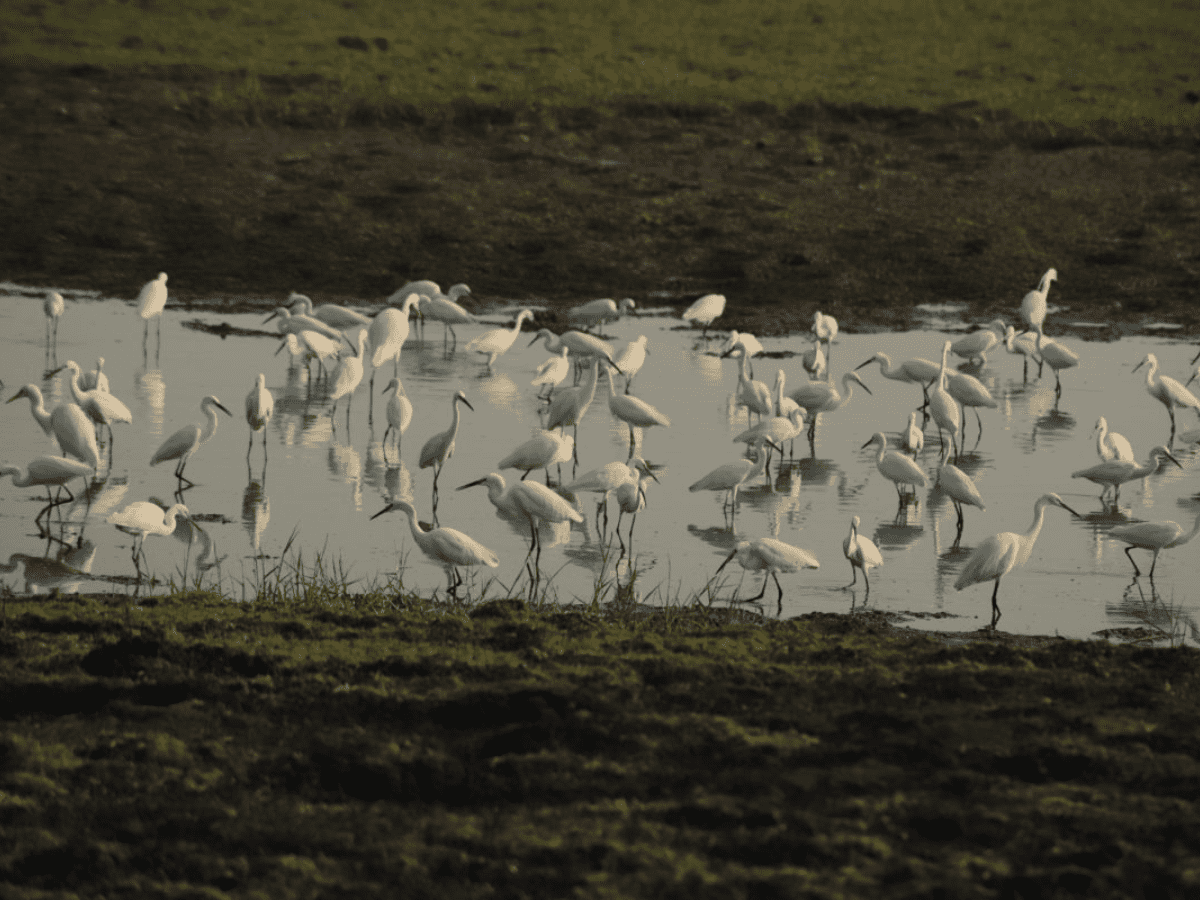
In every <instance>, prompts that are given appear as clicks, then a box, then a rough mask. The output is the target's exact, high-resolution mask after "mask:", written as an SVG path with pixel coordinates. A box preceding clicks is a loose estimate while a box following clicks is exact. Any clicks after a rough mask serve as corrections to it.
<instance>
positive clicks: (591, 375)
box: [582, 363, 612, 403]
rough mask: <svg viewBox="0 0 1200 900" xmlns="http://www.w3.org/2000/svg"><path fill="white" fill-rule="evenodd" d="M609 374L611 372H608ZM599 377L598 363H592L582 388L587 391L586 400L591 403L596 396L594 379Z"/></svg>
mask: <svg viewBox="0 0 1200 900" xmlns="http://www.w3.org/2000/svg"><path fill="white" fill-rule="evenodd" d="M609 374H610V376H611V374H612V373H609ZM599 377H600V364H599V363H592V369H591V371H590V372H588V375H587V381H586V382H584V384H583V386H582V388H583V389H584V390H586V391H587V402H588V403H591V402H592V399H593V398H594V397H595V396H596V380H597V379H598V378H599Z"/></svg>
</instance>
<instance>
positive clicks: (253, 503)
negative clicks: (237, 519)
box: [242, 478, 271, 559]
mask: <svg viewBox="0 0 1200 900" xmlns="http://www.w3.org/2000/svg"><path fill="white" fill-rule="evenodd" d="M270 522H271V498H270V497H268V496H267V491H266V479H265V478H264V479H263V480H262V481H254V480H251V481H250V482H249V483H248V484H247V485H246V489H245V490H244V491H242V526H243V527H244V528H245V529H246V534H248V535H249V536H250V545H251V546H252V547H253V548H254V556H255V558H256V559H257V558H258V557H259V556H261V555H262V535H263V532H264V531H266V530H267V525H269V524H270Z"/></svg>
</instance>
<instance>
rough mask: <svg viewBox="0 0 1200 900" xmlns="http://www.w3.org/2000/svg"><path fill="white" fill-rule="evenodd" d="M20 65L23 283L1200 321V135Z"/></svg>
mask: <svg viewBox="0 0 1200 900" xmlns="http://www.w3.org/2000/svg"><path fill="white" fill-rule="evenodd" d="M0 74H2V75H3V77H0V104H2V106H0V113H2V115H3V117H4V120H5V122H6V128H5V129H4V130H3V131H2V132H0V171H3V172H4V173H5V176H4V178H3V179H0V203H2V204H3V205H4V206H5V207H6V208H7V209H8V210H9V211H10V214H9V215H8V216H6V217H5V219H4V221H3V222H0V273H3V277H4V278H6V279H8V280H11V281H14V282H18V283H22V284H32V285H43V284H55V285H61V286H65V287H72V288H81V289H96V290H100V291H102V292H104V293H105V294H109V295H113V296H120V297H129V298H132V297H133V296H135V295H136V292H137V289H138V287H140V285H141V284H142V283H143V282H144V281H145V280H147V279H148V278H151V277H153V275H154V274H155V273H156V272H158V271H159V270H163V271H167V272H168V273H169V274H170V276H171V282H170V288H171V296H172V302H173V303H176V304H181V305H185V306H186V305H192V306H193V307H194V308H197V309H199V308H202V307H203V308H208V309H217V310H219V309H221V308H224V309H227V310H229V311H233V310H238V309H244V308H247V306H252V307H254V308H256V309H259V308H269V307H270V306H271V305H273V304H274V303H275V302H277V301H275V300H267V301H265V302H263V303H258V302H250V301H247V300H246V299H245V298H246V297H247V296H251V297H253V296H258V297H274V298H278V300H282V299H283V298H285V297H286V296H287V294H288V292H290V291H292V290H298V291H301V292H303V293H306V294H308V295H310V296H312V297H314V299H317V300H320V301H326V300H333V301H342V302H360V303H380V302H382V301H383V300H384V298H386V297H387V296H388V295H389V294H390V293H391V292H392V291H394V290H395V289H396V288H397V287H399V286H400V284H402V283H403V282H404V281H406V280H409V279H415V278H427V277H429V278H433V279H435V280H437V281H439V282H440V283H441V284H442V285H443V286H448V285H449V284H451V283H454V282H458V281H464V282H466V283H468V284H470V285H471V287H472V289H473V291H474V297H475V300H476V301H477V303H478V304H479V305H480V306H481V307H482V308H484V309H486V308H488V307H489V306H490V305H492V304H494V303H496V302H500V301H508V300H518V301H520V300H530V301H534V302H544V303H548V304H550V305H551V307H553V308H554V309H555V310H558V309H561V307H562V305H563V304H567V303H570V302H577V301H579V300H581V299H590V298H593V297H601V296H612V297H621V296H631V297H633V298H634V299H635V300H637V301H638V303H639V305H641V306H662V305H670V306H674V307H675V308H676V309H682V308H683V307H684V306H685V305H686V304H687V303H688V302H690V301H691V300H692V299H694V298H695V297H697V296H699V295H701V294H703V293H707V292H710V291H718V292H721V293H724V294H725V295H726V296H727V297H728V298H729V303H730V306H729V311H728V312H727V313H726V316H725V318H724V319H723V320H722V322H721V324H723V325H724V327H726V328H739V329H744V330H751V331H754V332H755V333H761V334H768V335H769V334H784V333H790V332H795V331H797V330H803V329H805V328H807V326H808V325H809V323H810V322H811V317H812V313H813V311H814V310H816V309H821V310H823V311H825V312H827V313H831V314H833V315H835V316H837V317H838V319H839V320H840V322H841V323H842V327H843V328H846V329H848V330H855V331H866V330H879V329H889V330H890V329H897V328H905V327H909V326H910V325H911V324H912V323H913V321H914V318H913V309H914V307H916V306H917V305H918V304H922V303H947V302H949V303H965V304H966V309H965V311H964V316H965V317H966V318H967V319H968V320H973V319H983V318H990V317H991V316H994V315H997V314H1000V315H1007V316H1008V317H1010V318H1013V317H1014V316H1015V310H1016V307H1017V306H1018V304H1019V303H1020V298H1021V297H1022V296H1023V294H1024V293H1025V291H1027V290H1029V289H1031V288H1032V287H1034V286H1035V285H1036V282H1037V280H1038V278H1039V277H1040V276H1041V273H1042V272H1043V271H1044V270H1045V269H1046V268H1048V267H1050V266H1054V267H1056V268H1057V269H1058V272H1059V281H1058V283H1057V284H1056V285H1055V286H1054V289H1053V291H1052V294H1051V303H1052V304H1053V305H1057V306H1061V307H1065V310H1064V311H1063V312H1062V313H1060V314H1058V315H1057V316H1052V317H1051V318H1050V319H1049V320H1048V322H1047V330H1048V332H1049V333H1051V334H1054V333H1059V334H1062V333H1066V332H1068V331H1072V330H1075V331H1076V332H1077V333H1078V334H1079V335H1080V336H1082V337H1087V338H1091V339H1096V338H1101V339H1103V338H1104V337H1105V336H1108V337H1116V336H1119V335H1120V334H1123V333H1130V332H1132V331H1139V330H1142V329H1144V328H1145V326H1147V325H1149V324H1153V323H1161V322H1166V323H1171V324H1177V325H1180V326H1182V328H1181V329H1178V330H1176V331H1175V333H1176V334H1185V335H1193V334H1196V333H1197V332H1198V331H1200V312H1198V311H1197V306H1196V304H1195V302H1194V299H1193V298H1194V296H1195V294H1196V292H1197V289H1198V288H1200V251H1197V249H1196V248H1197V247H1200V217H1198V216H1197V203H1198V200H1197V198H1198V197H1200V156H1198V153H1197V146H1198V145H1197V142H1196V140H1195V137H1194V136H1193V135H1190V134H1183V133H1176V132H1169V131H1165V130H1161V129H1153V128H1145V129H1143V130H1141V131H1138V130H1137V129H1119V128H1116V127H1112V128H1111V129H1109V130H1107V131H1105V130H1104V129H1092V130H1091V131H1088V132H1086V133H1085V132H1082V131H1079V130H1070V129H1058V130H1055V129H1048V128H1047V127H1046V126H1032V125H1029V124H1026V123H1021V122H1017V121H1013V120H1012V119H1010V118H1009V117H1006V116H1004V115H1002V114H997V113H991V112H988V111H986V110H982V109H979V108H972V107H969V106H968V107H967V108H957V109H948V110H944V111H942V112H940V113H918V112H916V111H914V110H879V109H870V108H867V107H855V108H834V107H826V106H819V105H816V106H804V107H795V108H792V109H788V110H779V109H776V108H775V107H773V106H770V105H768V104H750V105H745V106H742V107H738V108H727V107H717V106H713V107H678V106H671V105H669V104H658V103H649V102H637V101H621V102H616V103H613V104H610V105H607V106H603V107H597V108H592V109H557V108H551V107H546V106H540V105H537V104H531V105H528V106H523V107H519V108H507V107H488V106H483V105H479V104H463V103H459V104H455V105H450V106H447V107H446V108H445V109H443V110H432V111H430V110H425V111H416V110H412V109H406V108H397V109H394V110H390V111H389V110H378V109H377V110H374V111H373V112H371V111H368V112H369V113H370V114H368V113H367V112H364V113H363V114H361V115H350V116H349V117H348V118H346V117H343V119H342V120H339V121H338V122H331V121H329V120H327V119H325V118H323V117H322V116H321V115H320V114H318V113H309V114H308V116H307V118H305V119H302V120H298V121H296V120H293V121H288V120H283V119H275V118H272V116H271V114H270V110H269V109H268V110H265V111H264V112H263V113H262V114H261V115H260V116H259V119H260V120H259V121H246V120H245V115H244V113H243V112H238V113H237V114H236V115H235V114H233V113H231V112H229V111H227V110H221V109H216V108H214V107H213V106H212V104H210V103H207V102H205V101H203V100H202V99H198V98H202V97H203V95H204V90H203V89H204V87H205V86H206V85H208V84H210V83H211V82H212V81H213V79H214V77H215V76H211V75H208V74H205V73H204V72H201V71H195V70H185V71H177V70H170V71H146V72H142V73H138V74H131V73H120V72H114V71H108V70H104V69H101V68H99V67H94V66H79V67H74V68H70V69H59V68H50V67H45V68H36V67H22V68H13V67H8V68H5V69H3V70H2V72H0ZM269 87H270V89H271V90H273V91H276V92H279V93H286V92H287V91H288V90H289V89H290V88H289V86H288V85H287V84H286V83H283V82H281V83H277V84H274V85H271V86H269ZM185 96H186V97H188V98H190V99H188V100H186V101H181V100H180V97H185ZM214 296H216V297H219V298H222V299H221V300H220V301H219V302H218V303H217V304H215V305H214V304H212V303H209V302H202V301H206V300H207V299H208V298H212V297H214ZM555 318H556V315H555V314H554V313H552V314H551V315H549V316H548V317H546V319H548V320H549V321H545V320H544V321H543V322H541V323H540V324H543V325H549V326H550V327H554V325H555V324H557V322H556V321H554V319H555ZM1077 321H1086V322H1100V323H1105V324H1106V325H1107V328H1105V329H1097V328H1085V329H1074V327H1073V326H1072V325H1071V324H1070V323H1072V322H1077ZM1097 332H1099V333H1097Z"/></svg>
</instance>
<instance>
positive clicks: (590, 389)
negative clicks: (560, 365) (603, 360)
mask: <svg viewBox="0 0 1200 900" xmlns="http://www.w3.org/2000/svg"><path fill="white" fill-rule="evenodd" d="M599 369H600V362H599V360H597V359H595V358H593V359H592V364H591V365H590V366H588V368H587V374H586V375H585V376H584V380H583V384H581V385H579V387H574V388H565V389H563V390H560V391H559V392H558V393H556V394H555V395H554V399H552V400H551V401H550V409H549V410H547V412H546V430H547V431H551V430H553V429H555V428H558V429H561V430H562V431H563V432H565V431H566V428H567V426H568V425H571V426H574V429H575V439H576V440H578V439H579V423H580V422H582V421H583V417H584V416H585V415H586V414H587V411H588V408H589V407H590V406H591V405H592V400H593V399H595V397H596V381H597V380H598V379H599V377H600V375H599Z"/></svg>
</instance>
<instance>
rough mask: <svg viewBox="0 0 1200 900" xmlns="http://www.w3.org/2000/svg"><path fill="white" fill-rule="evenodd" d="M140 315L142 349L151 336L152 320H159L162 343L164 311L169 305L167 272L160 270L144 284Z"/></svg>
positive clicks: (139, 309)
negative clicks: (155, 276)
mask: <svg viewBox="0 0 1200 900" xmlns="http://www.w3.org/2000/svg"><path fill="white" fill-rule="evenodd" d="M137 305H138V315H139V316H141V318H142V322H143V327H142V349H143V350H145V349H146V339H147V338H148V337H149V336H150V320H151V319H157V320H158V341H159V343H162V313H163V309H165V308H166V305H167V273H166V272H159V273H158V277H157V278H155V279H154V280H153V281H147V282H146V283H145V284H143V285H142V290H141V291H140V292H139V293H138V298H137Z"/></svg>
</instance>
